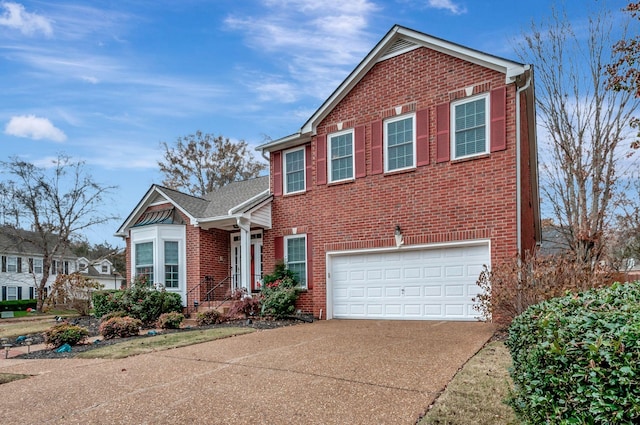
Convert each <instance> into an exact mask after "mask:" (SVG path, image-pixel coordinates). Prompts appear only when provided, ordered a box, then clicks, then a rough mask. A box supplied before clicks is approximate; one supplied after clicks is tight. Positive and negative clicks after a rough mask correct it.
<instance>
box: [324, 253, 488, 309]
mask: <svg viewBox="0 0 640 425" xmlns="http://www.w3.org/2000/svg"><path fill="white" fill-rule="evenodd" d="M490 261H491V256H490V252H489V244H488V243H483V244H477V245H468V246H452V247H446V248H443V247H438V248H428V249H419V250H410V251H409V250H407V251H405V250H397V251H380V252H370V253H357V254H345V255H334V256H331V259H330V270H331V273H330V282H331V293H332V299H331V302H332V315H333V317H334V318H345V319H347V318H348V319H409V320H437V319H440V320H474V319H475V317H476V316H477V312H476V311H475V310H473V301H472V298H473V297H474V296H475V295H476V294H478V292H479V287H478V286H477V285H476V282H477V280H478V276H479V275H480V272H481V271H482V266H483V265H484V264H487V265H489V264H490Z"/></svg>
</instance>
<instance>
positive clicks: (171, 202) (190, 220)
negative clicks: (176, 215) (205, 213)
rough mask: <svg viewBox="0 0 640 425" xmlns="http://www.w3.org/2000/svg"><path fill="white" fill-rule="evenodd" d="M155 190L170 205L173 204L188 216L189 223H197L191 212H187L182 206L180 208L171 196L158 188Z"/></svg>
mask: <svg viewBox="0 0 640 425" xmlns="http://www.w3.org/2000/svg"><path fill="white" fill-rule="evenodd" d="M157 191H158V193H159V194H161V195H162V196H164V197H165V199H166V200H167V201H169V203H170V204H171V205H173V206H174V207H176V208H177V209H178V210H180V211H181V212H182V213H183V214H184V215H186V216H187V217H188V218H189V224H193V225H195V224H197V223H198V219H197V218H195V217H194V216H192V215H191V214H189V213H188V212H187V211H186V210H185V209H184V208H182V207H181V206H180V204H178V203H176V202H174V201H173V199H171V197H170V196H169V195H167V194H166V193H164V192H163V191H162V190H161V189H160V188H157Z"/></svg>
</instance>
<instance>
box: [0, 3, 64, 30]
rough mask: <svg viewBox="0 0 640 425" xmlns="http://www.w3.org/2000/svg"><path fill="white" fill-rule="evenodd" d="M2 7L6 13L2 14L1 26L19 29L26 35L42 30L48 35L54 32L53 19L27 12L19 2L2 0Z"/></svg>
mask: <svg viewBox="0 0 640 425" xmlns="http://www.w3.org/2000/svg"><path fill="white" fill-rule="evenodd" d="M0 7H2V8H3V9H4V13H3V14H2V15H0V26H5V27H9V28H13V29H17V30H19V31H20V32H21V33H22V34H24V35H34V34H35V33H38V32H42V33H43V34H44V35H46V36H51V35H52V34H53V27H52V26H51V21H49V19H47V18H45V17H44V16H40V15H37V14H35V13H30V12H27V11H26V10H25V8H24V6H23V5H21V4H19V3H11V2H2V3H0Z"/></svg>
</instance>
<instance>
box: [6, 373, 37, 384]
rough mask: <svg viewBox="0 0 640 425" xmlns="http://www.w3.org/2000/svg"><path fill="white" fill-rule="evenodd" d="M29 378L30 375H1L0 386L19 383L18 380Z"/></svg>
mask: <svg viewBox="0 0 640 425" xmlns="http://www.w3.org/2000/svg"><path fill="white" fill-rule="evenodd" d="M29 376H30V375H23V374H21V373H0V385H1V384H7V383H9V382H13V381H17V380H18V379H24V378H28V377H29Z"/></svg>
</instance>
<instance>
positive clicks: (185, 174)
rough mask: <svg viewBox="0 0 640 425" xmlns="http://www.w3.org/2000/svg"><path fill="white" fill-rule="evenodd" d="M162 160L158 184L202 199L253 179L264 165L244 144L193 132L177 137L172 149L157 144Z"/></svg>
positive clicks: (241, 141) (163, 144) (166, 145)
mask: <svg viewBox="0 0 640 425" xmlns="http://www.w3.org/2000/svg"><path fill="white" fill-rule="evenodd" d="M161 145H162V147H163V149H164V161H158V165H159V166H160V171H161V172H162V173H163V174H164V180H163V181H162V184H163V185H165V186H167V187H169V188H171V189H176V190H182V191H185V192H187V193H189V194H192V195H194V196H204V195H206V194H207V193H209V192H211V191H212V190H214V189H216V188H219V187H222V186H224V185H226V184H228V183H231V182H234V181H239V180H246V179H248V178H252V177H257V176H258V175H259V174H260V172H261V171H262V170H264V169H265V168H266V164H263V163H261V162H257V161H256V160H255V159H254V157H253V153H252V152H251V151H250V150H249V146H248V145H247V142H245V141H244V140H240V141H237V142H232V141H231V140H229V138H224V137H222V136H217V137H216V136H213V135H212V134H205V133H202V132H201V131H197V132H196V133H195V134H190V135H188V136H184V137H178V139H177V140H176V143H175V145H174V146H169V145H168V144H167V143H166V142H162V143H161Z"/></svg>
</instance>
